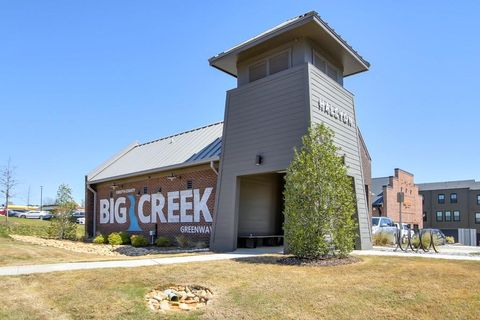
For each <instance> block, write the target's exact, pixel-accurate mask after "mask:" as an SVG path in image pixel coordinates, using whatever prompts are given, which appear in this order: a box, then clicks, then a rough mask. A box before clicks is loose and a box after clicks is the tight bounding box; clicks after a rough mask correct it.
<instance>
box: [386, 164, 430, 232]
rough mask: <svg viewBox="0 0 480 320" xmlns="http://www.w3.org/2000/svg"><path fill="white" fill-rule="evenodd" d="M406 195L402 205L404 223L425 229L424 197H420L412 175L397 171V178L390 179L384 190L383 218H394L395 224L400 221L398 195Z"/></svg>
mask: <svg viewBox="0 0 480 320" xmlns="http://www.w3.org/2000/svg"><path fill="white" fill-rule="evenodd" d="M398 192H403V193H404V194H405V201H404V203H403V205H402V222H403V223H408V224H411V225H412V226H413V225H414V224H416V225H418V226H419V228H422V227H423V216H422V196H421V195H419V192H418V187H417V186H416V185H415V182H414V177H413V175H412V174H410V173H408V172H406V171H403V170H400V169H395V176H393V177H390V179H389V184H388V186H386V187H384V190H383V201H384V202H383V208H382V211H383V214H382V215H383V216H387V217H390V218H392V219H393V220H394V221H395V222H398V221H399V220H400V214H399V204H398V202H397V193H398Z"/></svg>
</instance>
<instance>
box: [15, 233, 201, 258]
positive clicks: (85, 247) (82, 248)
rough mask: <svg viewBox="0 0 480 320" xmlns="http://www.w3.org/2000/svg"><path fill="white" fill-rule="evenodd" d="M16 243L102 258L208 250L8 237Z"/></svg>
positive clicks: (19, 236)
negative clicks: (94, 255)
mask: <svg viewBox="0 0 480 320" xmlns="http://www.w3.org/2000/svg"><path fill="white" fill-rule="evenodd" d="M10 237H11V238H12V239H14V240H17V241H22V242H27V243H32V244H36V245H40V246H46V247H55V248H61V249H65V250H69V251H73V252H79V253H92V254H97V255H102V256H117V257H118V256H146V255H152V254H164V253H193V252H207V251H209V250H208V249H180V248H158V247H146V248H135V247H132V246H129V245H119V246H112V245H109V244H93V243H86V242H80V241H69V240H55V239H43V238H38V237H32V236H21V235H14V234H13V235H10Z"/></svg>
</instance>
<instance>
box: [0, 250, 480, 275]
mask: <svg viewBox="0 0 480 320" xmlns="http://www.w3.org/2000/svg"><path fill="white" fill-rule="evenodd" d="M272 253H280V254H281V253H283V247H263V248H256V249H238V250H235V251H233V252H230V253H213V254H202V255H192V256H185V257H171V258H158V259H136V260H116V261H93V262H72V263H54V264H37V265H24V266H8V267H0V276H16V275H22V274H32V273H45V272H56V271H71V270H88V269H102V268H132V267H145V266H156V265H169V264H178V263H191V262H207V261H218V260H229V259H242V258H251V257H256V256H260V255H264V254H272ZM471 253H474V254H477V253H478V254H479V255H478V256H477V255H471ZM352 254H353V255H356V256H388V257H402V258H429V259H446V260H467V261H480V248H478V247H463V246H445V247H442V248H441V249H440V253H432V252H430V253H425V252H419V253H414V252H411V251H409V252H402V251H394V250H393V248H385V247H375V248H374V249H372V250H355V251H354V252H353V253H352Z"/></svg>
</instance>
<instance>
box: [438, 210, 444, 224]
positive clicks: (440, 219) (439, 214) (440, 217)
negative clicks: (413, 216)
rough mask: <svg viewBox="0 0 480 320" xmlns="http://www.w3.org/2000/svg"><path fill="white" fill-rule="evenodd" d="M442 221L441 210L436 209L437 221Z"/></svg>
mask: <svg viewBox="0 0 480 320" xmlns="http://www.w3.org/2000/svg"><path fill="white" fill-rule="evenodd" d="M441 221H443V212H442V211H437V222H441Z"/></svg>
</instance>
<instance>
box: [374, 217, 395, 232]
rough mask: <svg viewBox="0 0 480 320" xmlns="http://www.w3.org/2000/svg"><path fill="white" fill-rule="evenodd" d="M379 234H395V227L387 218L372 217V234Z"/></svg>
mask: <svg viewBox="0 0 480 320" xmlns="http://www.w3.org/2000/svg"><path fill="white" fill-rule="evenodd" d="M379 232H386V233H394V234H395V233H396V232H397V227H396V226H395V224H394V223H393V220H392V219H390V218H388V217H373V218H372V234H377V233H379Z"/></svg>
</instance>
